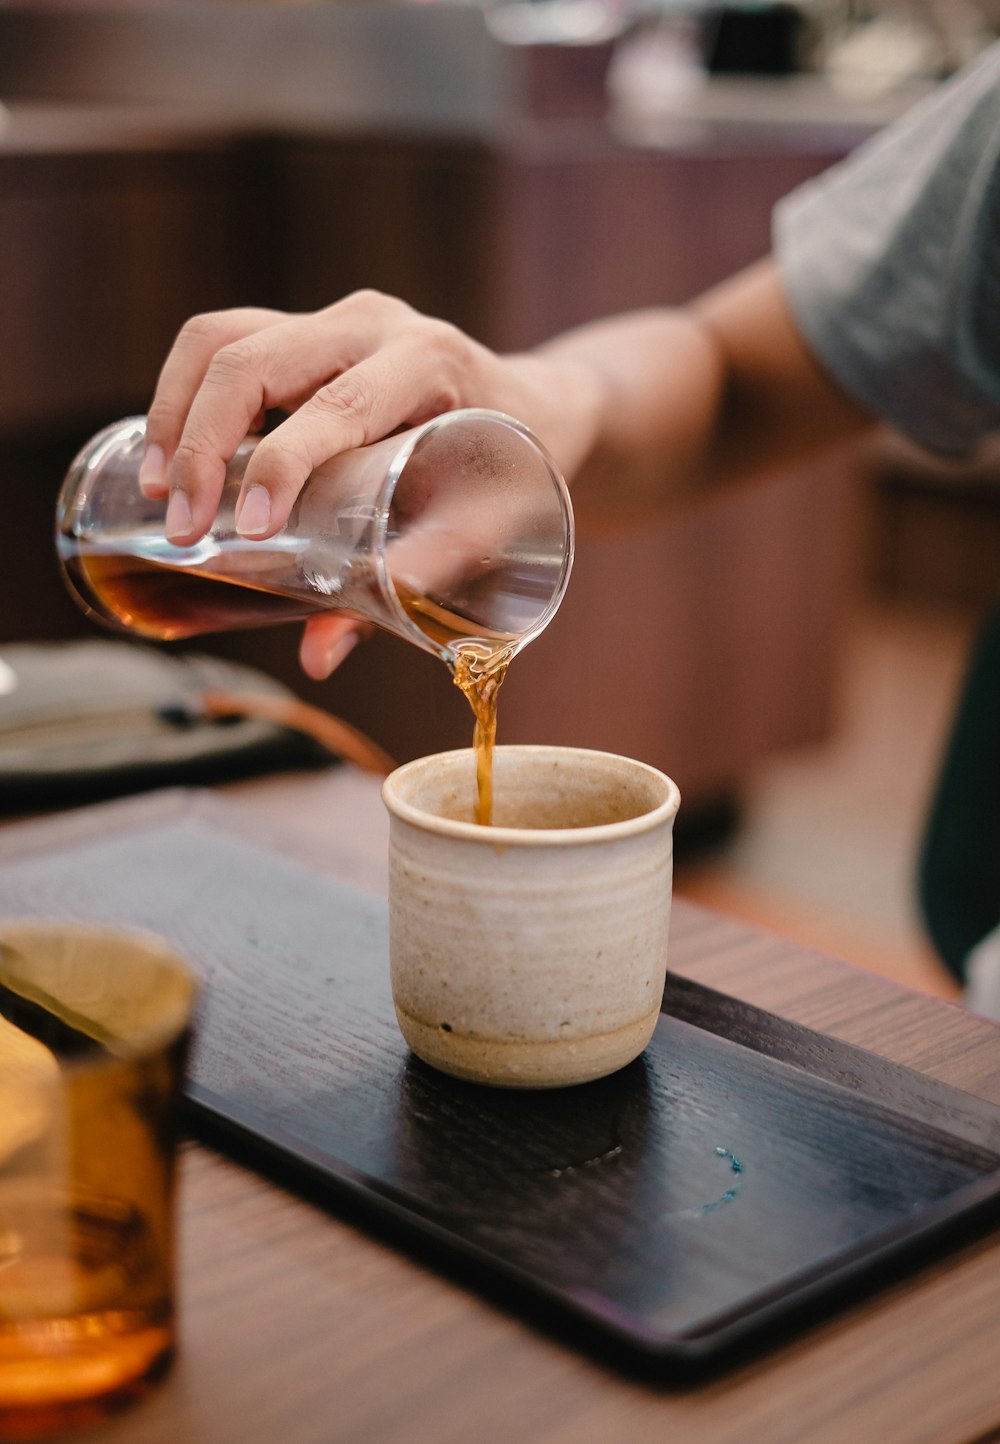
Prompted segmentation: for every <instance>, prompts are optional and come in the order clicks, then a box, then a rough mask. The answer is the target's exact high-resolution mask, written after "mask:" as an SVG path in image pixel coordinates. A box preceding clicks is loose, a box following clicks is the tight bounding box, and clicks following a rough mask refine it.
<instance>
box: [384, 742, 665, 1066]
mask: <svg viewBox="0 0 1000 1444" xmlns="http://www.w3.org/2000/svg"><path fill="white" fill-rule="evenodd" d="M475 789H476V781H475V765H474V762H473V757H472V753H471V752H470V751H468V750H463V751H456V752H443V753H438V754H437V755H435V756H432V757H422V758H418V759H417V760H416V761H415V762H409V763H407V764H406V765H405V766H403V767H400V768H398V769H397V770H396V771H395V772H394V773H393V774H392V775H391V776H390V777H389V778H388V779H387V780H386V783H385V785H384V788H383V794H382V795H383V799H384V801H385V805H386V807H387V809H388V812H389V818H390V832H389V951H390V967H391V976H392V991H393V1001H394V1003H395V1007H396V1016H397V1018H398V1020H399V1026H400V1029H401V1031H402V1033H403V1036H404V1037H405V1039H406V1041H407V1042H408V1043H409V1045H410V1047H411V1048H412V1049H413V1051H414V1053H416V1054H417V1056H418V1057H419V1058H422V1059H423V1060H424V1062H425V1063H429V1064H431V1065H432V1066H433V1067H435V1068H439V1069H441V1070H443V1071H444V1072H446V1073H450V1074H453V1075H454V1076H456V1077H458V1078H464V1079H467V1080H470V1081H472V1082H477V1083H488V1084H493V1085H497V1086H501V1087H509V1088H556V1087H563V1086H566V1085H569V1084H576V1083H585V1082H588V1081H590V1080H591V1079H594V1078H600V1077H603V1076H604V1075H606V1074H608V1073H613V1072H614V1071H615V1070H616V1069H618V1068H622V1067H624V1066H625V1064H626V1063H630V1062H631V1061H632V1060H633V1059H634V1058H636V1057H638V1055H639V1054H640V1053H641V1052H642V1050H643V1049H644V1048H645V1046H646V1044H647V1043H648V1042H649V1039H650V1037H651V1036H652V1032H653V1028H654V1027H655V1025H656V1019H657V1015H658V1012H659V1007H660V1000H661V997H662V993H663V986H664V981H665V976H666V962H667V933H668V929H669V923H670V901H671V881H672V864H673V821H674V817H675V815H676V813H677V808H678V805H679V803H680V794H679V792H678V790H677V787H676V785H675V784H674V783H673V782H672V781H671V780H670V778H669V777H666V776H664V774H663V773H662V772H658V771H657V770H656V769H655V768H653V767H649V766H647V765H646V764H645V763H642V762H636V761H633V760H631V759H630V758H627V757H618V756H615V755H614V754H612V753H607V752H593V751H587V750H584V749H581V748H572V747H545V746H542V747H526V746H509V747H498V748H497V749H496V752H495V754H494V797H495V814H494V815H495V825H494V826H492V827H482V826H479V825H478V824H477V823H475V822H474V821H473V808H474V805H475Z"/></svg>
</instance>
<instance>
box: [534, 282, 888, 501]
mask: <svg viewBox="0 0 1000 1444" xmlns="http://www.w3.org/2000/svg"><path fill="white" fill-rule="evenodd" d="M535 356H536V357H537V358H538V361H539V363H540V364H542V365H544V366H547V367H549V368H552V367H558V368H561V370H562V374H563V386H562V388H561V395H562V396H563V397H564V402H563V407H564V411H565V415H566V418H567V421H565V422H560V421H559V420H554V421H553V422H552V432H551V434H552V436H553V440H554V443H555V445H556V446H558V447H560V448H561V454H560V457H559V459H560V460H562V461H563V464H564V465H565V466H566V468H567V472H568V474H569V475H570V477H571V480H572V484H573V491H574V497H575V499H576V503H577V508H578V512H579V515H580V517H581V520H584V521H587V520H590V521H593V522H597V523H604V522H608V521H612V520H628V519H630V518H632V517H635V516H637V515H644V514H649V513H650V512H651V511H656V510H659V509H662V508H664V507H666V506H668V505H670V504H671V503H672V502H674V501H676V500H677V499H678V498H679V497H682V496H686V495H690V494H693V493H699V492H708V491H711V490H714V489H716V488H718V487H720V486H723V485H726V484H730V483H735V482H740V481H746V480H750V479H752V478H754V477H756V476H759V475H761V474H764V473H767V472H768V471H773V470H775V469H777V468H779V467H781V466H783V465H788V464H791V463H792V462H795V461H799V460H802V459H804V458H807V457H809V456H810V455H816V454H818V453H820V452H821V451H823V450H825V449H827V448H828V447H829V446H831V445H832V444H835V443H838V442H842V441H845V440H848V439H850V438H851V437H853V436H856V435H859V434H860V433H861V432H862V431H864V430H866V429H868V428H870V427H871V426H872V425H873V419H872V418H871V417H870V416H868V415H867V414H866V413H865V412H864V411H863V410H862V409H861V408H860V407H858V406H857V405H856V404H855V403H854V402H853V401H851V400H849V399H848V398H847V397H846V396H845V395H844V394H843V393H842V392H841V391H840V390H839V389H838V388H837V387H836V386H835V385H834V383H833V382H832V381H831V379H830V378H829V377H828V376H827V375H826V373H825V372H824V371H823V370H822V368H821V366H820V365H819V364H818V362H817V361H816V359H815V358H814V357H813V356H812V354H811V353H810V352H809V351H808V349H807V348H806V346H805V345H804V343H803V341H802V339H801V337H800V336H799V334H798V331H797V329H796V328H795V325H794V322H793V320H792V318H791V316H790V314H789V312H788V309H787V306H786V305H785V302H784V297H783V294H782V291H781V287H780V283H779V281H778V278H777V275H776V272H775V271H774V268H773V266H772V265H771V263H770V262H764V263H762V264H761V265H759V266H756V267H753V268H751V269H750V270H748V271H746V272H743V273H742V274H741V275H739V276H737V277H735V278H734V279H733V280H732V281H730V282H727V283H726V284H724V285H723V286H720V287H717V288H715V289H714V290H712V291H710V292H708V293H706V295H705V296H704V297H703V298H701V299H700V300H698V301H696V302H694V303H693V304H692V305H690V306H688V307H684V308H679V309H670V308H663V309H658V310H648V311H642V312H635V313H632V314H630V315H626V316H621V317H614V318H610V319H608V320H606V321H598V322H594V323H592V324H590V325H586V326H582V327H579V328H577V329H576V330H574V331H571V332H568V333H566V334H565V335H563V336H561V337H559V338H557V339H556V340H554V341H552V342H550V343H548V344H547V345H545V346H543V347H541V348H539V350H538V351H537V352H536V353H535ZM574 427H575V428H576V435H569V436H568V437H567V435H566V432H567V430H570V431H572V429H573V428H574Z"/></svg>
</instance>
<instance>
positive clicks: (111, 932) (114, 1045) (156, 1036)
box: [0, 914, 201, 1073]
mask: <svg viewBox="0 0 1000 1444" xmlns="http://www.w3.org/2000/svg"><path fill="white" fill-rule="evenodd" d="M65 932H73V933H74V934H76V935H77V936H83V937H85V938H86V939H87V940H88V941H89V942H91V943H95V942H99V941H100V940H101V939H104V938H113V939H115V940H116V941H117V942H120V943H127V944H129V945H131V946H133V947H135V948H136V949H140V950H142V951H143V952H144V953H146V954H149V955H157V956H158V957H159V958H160V959H162V960H164V961H166V960H168V959H169V961H170V963H171V965H172V966H173V967H174V968H175V969H176V971H177V973H178V974H179V975H180V976H181V977H183V979H184V982H185V990H184V996H183V998H179V999H178V1000H176V1002H175V1005H174V1008H173V1010H172V1011H171V1012H170V1013H169V1014H168V1015H167V1016H166V1017H165V1018H164V1019H161V1020H160V1021H159V1022H158V1023H157V1024H156V1026H154V1027H150V1028H148V1029H147V1030H146V1031H145V1032H142V1033H140V1034H137V1035H136V1036H135V1037H134V1038H133V1039H130V1040H126V1041H121V1040H114V1041H109V1040H108V1039H104V1038H101V1037H100V1036H99V1035H97V1034H95V1035H94V1036H95V1039H96V1040H97V1041H99V1042H103V1044H104V1047H103V1050H102V1051H101V1052H99V1053H94V1054H87V1055H86V1056H84V1057H81V1058H70V1059H63V1060H61V1063H60V1067H61V1068H62V1069H63V1071H64V1072H74V1073H75V1072H91V1071H95V1070H98V1069H104V1068H112V1067H121V1066H122V1065H123V1064H133V1063H136V1062H141V1061H142V1060H143V1059H146V1058H151V1057H155V1056H156V1055H157V1054H159V1053H161V1052H163V1050H164V1049H166V1048H169V1047H171V1046H172V1045H173V1044H174V1043H176V1042H177V1040H178V1039H180V1038H183V1037H184V1036H185V1035H187V1034H188V1033H190V1031H191V1029H192V1028H193V1025H194V1019H195V1012H196V1008H197V1004H198V998H199V995H200V993H201V987H200V983H199V979H198V976H197V974H196V972H195V971H194V969H193V968H192V966H191V964H190V962H189V961H188V959H187V958H186V957H185V956H184V955H183V953H182V952H180V950H179V949H178V948H176V947H175V946H174V945H173V943H171V942H170V941H168V939H166V938H165V937H163V936H162V935H161V934H159V933H155V932H153V931H152V930H151V929H148V928H141V927H136V926H133V925H132V924H118V923H105V922H100V921H94V920H90V919H77V918H69V917H55V918H48V917H32V916H21V915H14V914H12V915H10V916H7V915H4V916H2V917H0V959H2V952H3V948H4V945H5V944H6V945H7V946H9V947H10V948H11V950H12V951H15V952H16V951H17V949H18V945H19V944H22V945H23V944H24V943H26V942H30V941H31V940H32V939H33V938H48V937H52V936H54V935H56V936H57V935H59V934H61V933H65ZM33 995H34V990H32V992H31V993H29V994H26V995H25V996H26V997H28V998H29V999H33V1000H34V1001H38V998H37V997H33Z"/></svg>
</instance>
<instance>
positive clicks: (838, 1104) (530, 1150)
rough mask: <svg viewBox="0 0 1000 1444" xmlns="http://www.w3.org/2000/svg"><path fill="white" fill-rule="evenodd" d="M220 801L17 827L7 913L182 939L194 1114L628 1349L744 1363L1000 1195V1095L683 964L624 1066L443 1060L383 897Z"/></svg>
mask: <svg viewBox="0 0 1000 1444" xmlns="http://www.w3.org/2000/svg"><path fill="white" fill-rule="evenodd" d="M224 815H225V814H224V809H223V810H220V809H219V808H218V807H217V806H214V807H213V806H204V805H198V803H197V801H195V802H194V803H188V802H187V801H186V800H185V799H183V798H181V799H175V800H174V802H173V803H171V802H169V801H168V802H166V803H164V804H163V805H161V806H160V807H158V808H153V809H152V811H150V810H149V809H148V808H146V809H144V808H143V807H141V806H137V805H136V804H135V803H132V804H112V805H110V806H105V807H101V808H93V809H86V810H85V811H84V812H81V813H77V814H73V815H71V816H69V817H68V818H67V819H51V820H47V821H44V822H41V823H33V824H26V825H22V826H20V827H16V828H12V829H7V830H6V831H5V833H4V834H3V835H2V836H0V914H6V915H8V916H9V915H12V914H20V915H47V916H60V917H71V918H78V919H89V920H97V921H106V922H115V923H129V924H133V925H140V926H143V927H146V928H149V929H152V930H154V931H156V932H158V933H161V934H163V935H165V936H166V937H168V938H169V939H171V941H172V942H173V943H174V944H175V945H176V946H177V947H178V948H179V949H181V951H182V952H183V953H184V954H185V955H187V956H188V957H189V958H190V959H191V960H192V962H193V963H194V964H195V966H196V967H197V968H198V969H199V971H200V972H201V974H202V977H203V978H204V980H205V987H204V992H203V998H202V1005H201V1008H200V1013H199V1022H198V1030H197V1036H196V1046H195V1051H194V1056H193V1063H192V1069H191V1076H190V1081H189V1085H188V1096H189V1099H190V1103H191V1105H192V1121H193V1123H194V1126H195V1128H196V1129H198V1130H200V1131H202V1132H204V1133H205V1134H206V1136H207V1137H209V1138H210V1139H211V1140H212V1141H214V1142H217V1143H221V1144H222V1145H223V1146H225V1147H228V1148H231V1149H233V1150H235V1151H236V1152H237V1153H238V1154H239V1155H240V1156H241V1157H243V1158H245V1159H248V1160H249V1161H251V1162H254V1163H256V1164H258V1165H259V1166H262V1167H264V1168H265V1169H266V1170H267V1171H268V1172H270V1173H271V1174H272V1175H274V1176H276V1177H278V1178H280V1179H282V1180H283V1181H285V1182H294V1183H296V1184H297V1185H299V1186H303V1187H305V1188H306V1189H307V1190H308V1191H309V1192H310V1193H311V1194H312V1196H314V1197H317V1198H319V1199H321V1200H322V1201H324V1202H326V1203H328V1204H329V1205H331V1206H332V1207H334V1208H338V1209H341V1210H345V1209H346V1210H347V1211H348V1213H349V1214H350V1216H351V1217H353V1218H357V1219H358V1220H360V1221H362V1222H369V1223H370V1224H371V1225H372V1226H374V1227H377V1228H378V1229H379V1230H380V1231H382V1232H383V1233H384V1232H386V1231H388V1232H389V1233H390V1234H391V1235H392V1236H393V1237H394V1238H395V1237H397V1236H398V1237H399V1238H400V1239H401V1240H402V1241H403V1242H404V1243H408V1244H410V1245H413V1246H417V1247H419V1248H421V1249H423V1250H424V1251H425V1252H426V1251H428V1250H429V1252H430V1255H431V1257H433V1259H434V1260H435V1262H439V1263H442V1264H443V1265H444V1266H445V1267H446V1268H448V1270H449V1271H450V1272H451V1273H453V1274H454V1275H455V1276H457V1277H459V1278H461V1279H462V1280H463V1281H465V1282H468V1283H470V1284H472V1285H473V1286H476V1287H482V1288H483V1289H485V1290H486V1291H487V1292H489V1293H493V1294H494V1295H495V1296H498V1297H502V1298H503V1299H504V1300H505V1301H508V1300H509V1301H513V1303H514V1304H515V1306H517V1307H520V1308H521V1309H522V1310H524V1311H525V1312H527V1313H528V1314H529V1315H530V1316H531V1317H532V1318H534V1319H536V1320H539V1321H542V1322H545V1323H547V1324H555V1325H556V1326H560V1325H562V1326H565V1328H567V1329H568V1330H570V1332H571V1333H572V1334H573V1336H574V1337H577V1338H579V1339H580V1340H581V1341H583V1342H585V1343H587V1344H589V1345H590V1346H596V1347H598V1349H599V1350H600V1351H601V1352H603V1353H604V1354H605V1355H606V1357H608V1358H609V1359H613V1360H615V1361H620V1362H622V1363H626V1364H629V1363H631V1364H642V1365H644V1366H653V1367H654V1368H655V1369H659V1370H662V1371H664V1372H669V1371H670V1369H671V1368H672V1367H676V1366H680V1368H681V1369H682V1370H684V1371H689V1370H690V1369H691V1367H692V1366H694V1365H698V1364H711V1365H717V1364H719V1363H723V1362H726V1360H727V1359H728V1358H729V1357H730V1356H734V1355H735V1352H737V1351H738V1350H740V1349H741V1348H743V1347H745V1346H747V1345H748V1344H751V1345H759V1344H761V1343H763V1342H767V1341H769V1340H770V1339H771V1338H772V1337H775V1336H777V1335H780V1333H781V1332H782V1331H785V1332H787V1331H788V1330H789V1329H791V1328H792V1327H794V1326H800V1325H801V1324H802V1323H803V1322H806V1321H809V1320H810V1319H814V1318H816V1317H819V1316H820V1314H821V1313H822V1312H823V1311H824V1309H829V1308H830V1307H832V1306H834V1305H835V1304H836V1303H838V1302H841V1301H843V1300H844V1299H845V1298H849V1297H853V1296H855V1295H856V1294H857V1293H858V1292H859V1291H861V1290H864V1289H869V1288H871V1287H873V1286H874V1285H875V1284H877V1283H878V1282H879V1281H881V1280H882V1279H883V1278H884V1277H886V1276H888V1275H890V1274H892V1273H894V1272H896V1273H898V1272H899V1271H900V1270H901V1269H903V1268H906V1267H911V1266H913V1265H914V1264H915V1263H916V1262H919V1261H921V1260H923V1259H925V1258H926V1257H928V1255H929V1252H930V1251H931V1250H935V1251H936V1250H937V1249H938V1248H939V1247H941V1246H947V1245H948V1244H950V1243H954V1242H955V1241H956V1240H958V1239H960V1238H962V1237H965V1236H967V1234H968V1233H969V1232H970V1231H971V1230H973V1229H981V1228H982V1227H984V1226H988V1225H990V1224H992V1223H993V1222H994V1221H995V1220H996V1219H997V1218H1000V1109H998V1108H996V1107H993V1106H992V1105H990V1104H988V1103H986V1102H985V1101H983V1100H980V1099H977V1098H974V1097H972V1096H971V1095H968V1094H965V1093H962V1092H960V1091H959V1090H957V1089H953V1088H950V1087H948V1086H946V1085H944V1084H941V1083H938V1082H936V1081H934V1080H932V1079H929V1078H927V1077H925V1076H923V1075H922V1074H918V1073H915V1072H912V1071H910V1070H908V1069H906V1068H903V1067H899V1066H897V1065H894V1064H892V1063H889V1062H886V1061H885V1060H884V1059H881V1058H879V1057H877V1056H876V1055H874V1054H870V1053H867V1052H865V1051H863V1050H861V1049H857V1048H853V1047H850V1046H848V1045H845V1044H843V1043H840V1042H837V1041H836V1040H833V1039H831V1038H828V1037H825V1036H824V1035H822V1034H818V1033H815V1032H812V1031H811V1030H809V1029H807V1028H803V1027H800V1026H798V1025H795V1024H791V1023H788V1022H786V1021H784V1020H782V1019H780V1018H777V1017H775V1016H773V1015H771V1014H769V1013H766V1012H763V1011H762V1010H760V1009H757V1008H754V1007H752V1006H750V1005H747V1004H744V1003H739V1002H737V1001H736V1000H734V999H732V998H729V997H727V996H726V995H724V994H721V993H717V992H713V991H712V990H711V989H707V988H704V987H702V986H700V985H698V984H697V983H693V982H691V981H687V980H685V979H683V978H679V977H671V979H670V983H669V985H668V988H667V992H666V995H665V999H664V1009H665V1011H664V1014H663V1015H662V1016H661V1018H660V1021H659V1023H658V1025H657V1029H656V1033H655V1035H654V1038H653V1041H652V1043H651V1044H650V1046H649V1048H648V1049H647V1051H646V1053H645V1054H644V1055H643V1057H642V1058H641V1059H639V1060H638V1061H637V1062H635V1063H634V1064H632V1065H631V1066H630V1067H628V1068H626V1069H624V1070H623V1071H621V1072H620V1073H618V1074H616V1075H615V1076H614V1077H612V1078H608V1079H605V1080H603V1081H601V1082H597V1083H592V1084H588V1085H585V1086H583V1087H579V1088H573V1089H566V1090H559V1091H555V1092H534V1093H520V1092H507V1091H502V1090H495V1089H489V1088H482V1087H477V1086H475V1085H471V1084H462V1083H458V1082H456V1081H454V1080H451V1079H448V1078H446V1077H444V1076H443V1075H440V1074H437V1073H435V1072H434V1071H433V1070H431V1069H429V1068H427V1067H425V1066H424V1065H423V1064H421V1063H420V1062H419V1061H418V1060H416V1059H415V1058H413V1057H412V1055H410V1054H409V1052H408V1050H407V1048H406V1046H405V1044H404V1043H403V1041H402V1039H401V1037H400V1035H399V1032H398V1030H397V1028H396V1024H395V1018H394V1015H393V1010H392V1003H391V998H390V994H389V986H388V967H387V944H386V909H385V905H384V903H383V902H382V901H381V900H380V899H377V898H373V897H370V896H368V895H366V894H364V893H362V892H360V891H358V890H357V889H355V888H352V887H345V886H341V885H338V884H337V883H335V882H331V881H329V880H328V879H327V878H325V877H323V876H321V875H319V874H317V873H314V872H311V871H310V870H308V869H307V868H305V867H303V866H300V865H299V864H297V863H295V862H293V861H290V860H289V859H288V858H286V857H284V856H282V855H280V854H279V853H278V852H277V851H275V850H272V849H271V848H269V847H267V846H261V845H258V844H257V843H256V842H249V841H247V840H246V839H245V838H243V837H240V836H238V835H236V833H235V832H233V831H231V830H230V828H229V827H228V826H227V825H224V824H223V823H222V821H220V819H223V818H224ZM241 825H242V826H244V827H245V823H242V824H241Z"/></svg>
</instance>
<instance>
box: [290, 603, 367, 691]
mask: <svg viewBox="0 0 1000 1444" xmlns="http://www.w3.org/2000/svg"><path fill="white" fill-rule="evenodd" d="M370 631H371V627H370V626H368V625H367V624H366V623H364V622H358V621H355V620H354V619H353V618H351V617H344V616H326V617H313V618H312V620H311V621H309V622H307V623H306V627H305V631H304V632H303V634H302V643H301V645H300V647H299V661H300V662H301V664H302V670H303V671H304V672H305V673H306V675H307V676H309V677H312V679H313V681H314V682H322V681H323V679H324V678H325V677H329V675H330V673H331V672H332V671H334V670H335V668H337V667H339V666H340V664H341V662H342V661H343V660H344V658H345V657H346V656H348V654H349V653H350V652H352V651H353V650H354V648H355V647H356V646H357V644H358V642H359V641H360V640H361V638H362V637H364V636H367V635H368V633H369V632H370Z"/></svg>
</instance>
